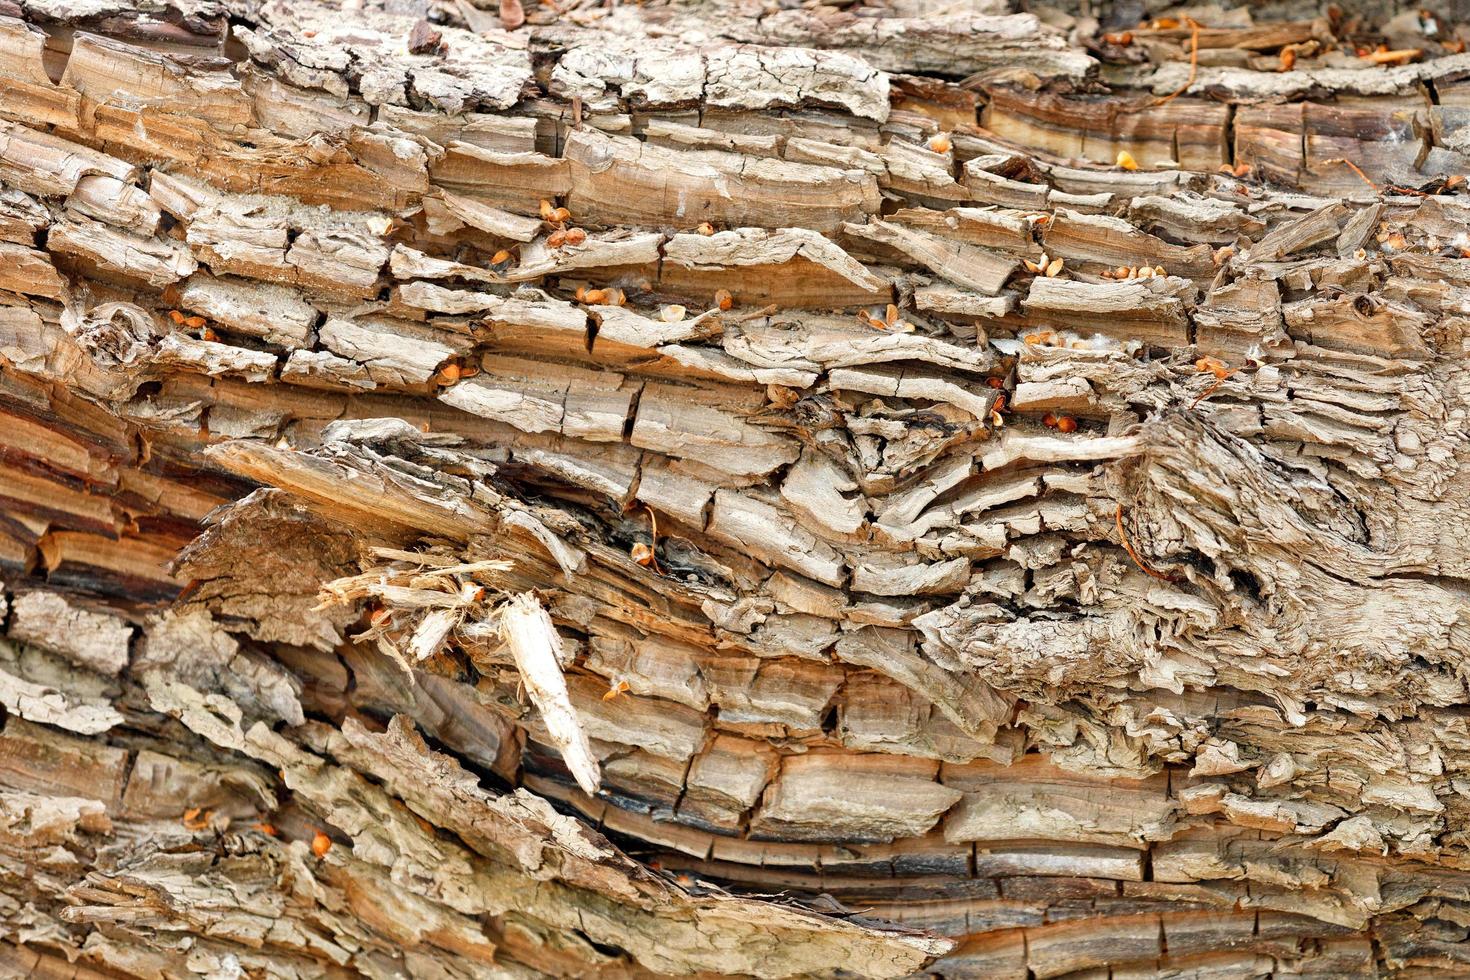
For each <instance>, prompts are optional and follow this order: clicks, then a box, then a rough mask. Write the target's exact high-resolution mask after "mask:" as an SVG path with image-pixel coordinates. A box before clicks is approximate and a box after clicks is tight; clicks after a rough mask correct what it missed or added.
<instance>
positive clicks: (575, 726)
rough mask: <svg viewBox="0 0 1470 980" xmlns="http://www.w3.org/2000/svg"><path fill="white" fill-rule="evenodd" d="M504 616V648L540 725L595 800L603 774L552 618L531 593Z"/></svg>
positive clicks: (507, 608) (519, 597) (509, 607)
mask: <svg viewBox="0 0 1470 980" xmlns="http://www.w3.org/2000/svg"><path fill="white" fill-rule="evenodd" d="M499 616H500V632H501V635H502V636H503V637H504V638H505V645H506V646H508V647H509V648H510V653H511V656H512V657H513V658H514V659H515V665H516V669H517V670H519V671H520V674H521V680H522V681H523V682H524V683H525V685H526V693H527V694H528V695H530V697H531V701H532V702H533V703H534V704H535V705H536V708H537V709H538V710H539V711H540V712H541V723H542V724H543V725H545V726H546V731H547V734H548V735H549V736H550V737H551V742H552V744H553V745H555V746H556V747H557V748H558V749H559V750H560V751H561V755H562V759H563V760H565V762H566V764H567V768H568V769H569V770H571V773H572V776H573V778H575V779H576V780H577V785H578V786H580V787H581V788H582V792H584V793H587V794H588V795H594V794H596V792H597V790H598V787H599V785H600V784H601V782H602V774H601V772H599V770H598V766H597V759H596V757H595V756H593V754H592V748H591V746H590V745H589V744H588V742H587V732H586V731H585V730H584V729H583V727H582V722H581V720H580V719H579V718H578V717H577V709H576V707H574V706H573V705H572V702H571V699H570V698H569V697H568V696H567V681H566V678H565V677H563V676H562V662H563V660H564V659H565V657H564V655H563V654H562V651H561V638H560V637H558V636H557V634H556V627H555V626H553V625H552V624H551V617H550V616H548V615H546V610H545V609H544V608H543V607H542V605H541V603H540V602H539V601H537V599H536V597H535V596H533V595H531V594H530V593H529V592H525V593H522V594H520V595H517V596H512V597H511V598H510V600H509V601H508V602H506V604H505V605H504V606H502V607H501V608H500V611H499Z"/></svg>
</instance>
